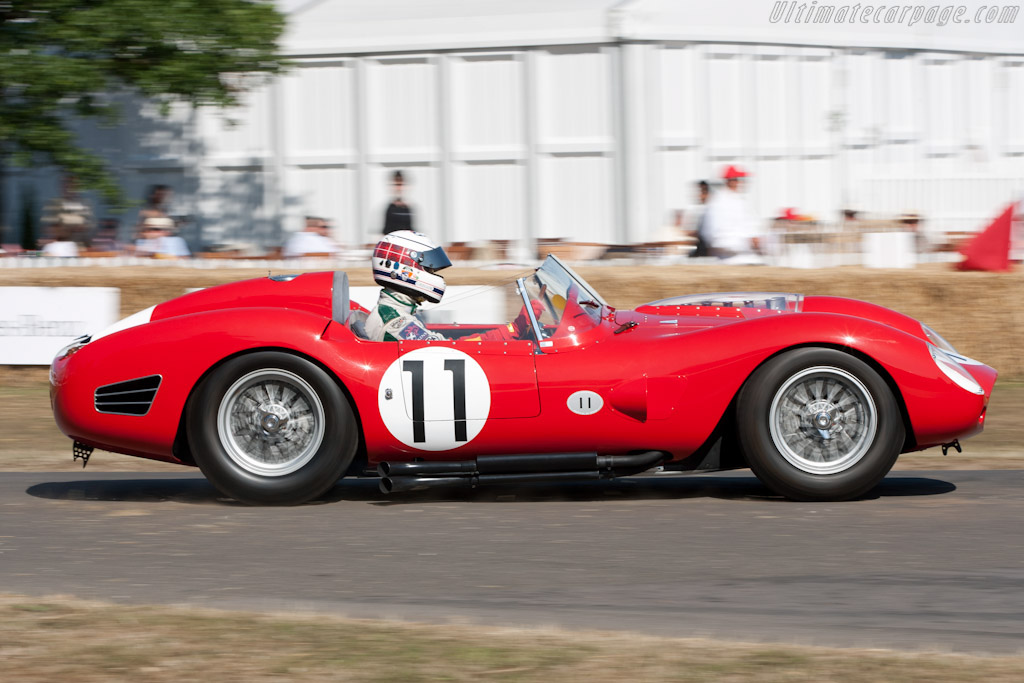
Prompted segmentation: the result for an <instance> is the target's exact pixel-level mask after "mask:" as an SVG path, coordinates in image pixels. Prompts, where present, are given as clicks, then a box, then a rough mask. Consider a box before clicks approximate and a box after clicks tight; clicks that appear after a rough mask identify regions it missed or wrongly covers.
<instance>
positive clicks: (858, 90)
mask: <svg viewBox="0 0 1024 683" xmlns="http://www.w3.org/2000/svg"><path fill="white" fill-rule="evenodd" d="M278 4H279V6H280V7H281V8H282V10H284V11H287V12H288V13H289V29H288V31H287V34H286V36H285V39H284V44H283V49H284V51H285V53H286V54H287V55H288V56H289V57H290V58H291V59H292V60H293V62H294V68H293V69H292V70H291V71H290V72H289V73H288V75H287V76H285V77H284V78H282V79H280V80H279V81H278V82H275V83H271V84H269V85H267V86H265V87H261V88H259V89H257V90H255V91H254V92H252V93H251V95H250V96H249V97H248V98H247V106H246V107H245V108H242V109H238V110H235V111H231V112H227V113H222V112H216V111H201V112H199V113H193V112H189V111H186V110H181V111H176V112H175V113H174V114H173V115H172V116H171V118H169V119H166V120H165V119H162V118H161V117H159V116H158V115H157V114H156V113H155V112H152V111H148V110H147V109H146V108H145V107H143V109H142V111H139V112H137V113H131V115H130V116H129V117H128V120H127V121H126V122H125V125H124V126H122V127H120V128H118V129H114V130H102V129H97V128H95V127H94V126H91V125H83V127H82V131H83V133H82V134H83V136H84V137H85V139H86V140H88V141H89V143H90V144H91V145H93V146H94V147H97V148H99V149H102V150H104V152H105V154H107V156H108V157H109V158H110V160H111V162H112V164H113V166H114V167H115V168H118V169H120V171H121V172H122V176H123V178H124V182H125V186H126V187H127V188H128V191H129V193H131V194H132V195H133V196H141V195H142V192H143V188H144V187H145V186H146V185H148V184H151V183H156V182H164V183H168V184H170V185H172V186H173V187H174V188H175V190H176V199H175V202H176V204H175V211H176V212H178V213H185V214H191V215H194V216H196V217H197V221H196V223H195V228H194V233H193V234H191V235H188V236H189V237H190V239H191V240H192V241H194V242H199V241H202V242H215V241H226V240H243V241H246V240H248V241H253V242H258V243H263V244H273V243H278V244H279V243H280V242H281V241H282V240H283V239H284V233H286V232H288V231H291V230H295V229H298V228H299V226H300V225H301V220H302V216H303V215H306V214H316V215H324V216H326V217H328V218H330V219H331V220H332V221H333V223H334V226H335V233H336V237H337V238H338V239H339V240H340V241H342V242H344V243H347V244H350V245H358V244H364V243H367V242H370V241H372V240H373V239H374V236H375V235H376V234H378V233H379V231H380V228H381V225H382V222H383V213H384V207H385V205H386V203H387V201H388V191H389V188H388V184H387V179H388V177H389V175H390V174H391V173H392V172H393V171H394V170H395V169H403V171H405V172H406V173H407V175H408V176H410V177H411V179H412V182H411V185H410V187H409V192H408V195H409V200H410V203H411V204H412V205H413V206H414V209H415V211H416V216H417V227H418V228H420V229H422V230H424V231H426V232H429V233H431V234H433V235H435V236H436V237H438V238H439V239H441V240H444V241H448V242H450V241H472V240H480V239H520V240H522V241H523V243H524V244H528V243H529V242H531V241H532V240H535V239H538V238H544V237H562V238H566V239H569V240H574V241H584V242H604V243H625V242H642V241H646V240H649V239H651V238H652V236H653V235H655V234H656V233H657V231H658V229H659V227H660V226H661V225H662V224H664V223H665V222H667V221H668V220H669V216H670V215H671V214H672V212H673V211H674V210H676V209H685V208H686V207H687V206H688V205H689V204H690V203H691V202H692V200H693V183H694V182H695V181H697V180H699V179H704V178H713V177H715V176H716V175H717V174H718V173H719V171H720V169H721V168H722V167H723V166H725V165H726V164H733V163H737V164H740V165H743V166H745V167H747V168H748V169H749V170H750V171H751V172H752V173H753V178H752V182H751V184H750V198H751V202H752V204H753V206H754V207H755V208H756V211H757V212H758V214H759V215H761V216H762V217H764V218H766V219H767V218H769V217H771V216H774V215H777V214H778V212H779V211H780V210H781V209H783V208H784V207H796V208H797V209H798V210H799V211H800V212H801V213H810V214H813V215H816V216H819V217H821V218H823V219H825V220H834V219H835V218H836V217H837V216H838V214H839V212H840V211H841V210H842V209H844V208H854V209H858V210H861V211H868V212H875V213H879V214H886V213H888V214H898V213H902V212H908V211H915V212H920V213H922V214H923V215H924V216H925V219H926V225H927V227H928V229H929V230H933V231H942V230H969V229H974V228H977V227H979V225H980V224H981V222H982V221H983V220H984V219H985V218H986V217H988V216H990V215H993V214H994V213H995V212H996V211H997V209H998V208H1000V206H1001V205H1002V204H1004V203H1005V202H1007V201H1009V200H1011V199H1013V198H1016V197H1019V196H1020V194H1021V191H1022V190H1024V37H1022V36H1024V33H1022V30H1021V29H1022V27H1024V17H1016V21H1014V22H1009V23H998V21H999V19H1000V18H1003V17H1004V15H1005V12H1003V11H1002V10H1000V14H999V16H998V17H996V23H987V18H988V14H987V13H985V12H987V10H983V14H981V15H978V14H977V9H978V8H980V7H982V6H983V3H979V2H974V3H967V4H966V5H964V7H966V8H967V9H966V10H965V12H964V13H962V17H961V20H962V19H971V23H954V22H953V21H950V22H949V23H946V24H945V25H943V26H939V25H938V24H937V23H936V22H935V21H933V22H931V23H928V22H926V21H924V19H923V17H922V19H921V20H920V21H918V22H916V23H914V24H913V25H909V20H908V17H911V18H912V17H913V11H914V10H913V6H909V7H910V8H911V9H910V10H909V13H908V14H907V16H905V17H904V21H903V23H886V22H887V20H888V18H889V16H888V10H887V11H886V14H880V15H879V20H878V23H875V22H874V21H873V20H872V18H871V17H869V18H868V20H867V21H866V22H861V21H860V17H858V16H856V15H853V14H852V12H853V7H854V6H853V5H826V4H825V3H824V2H814V3H813V5H814V10H815V11H822V10H824V9H825V8H828V7H831V8H833V12H832V14H830V21H819V22H817V23H815V22H814V21H812V22H810V23H804V22H800V23H797V22H795V21H793V20H792V17H790V20H789V21H788V22H787V21H786V19H787V16H788V15H787V13H788V12H790V7H789V6H790V5H797V3H788V2H782V3H775V2H770V1H759V0H732V1H731V2H728V3H723V2H718V3H710V2H707V3H694V2H682V1H672V0H632V1H630V0H626V1H620V2H615V1H612V0H445V1H441V0H437V1H435V0H308V1H306V2H303V1H301V0H292V1H290V2H279V3H278ZM803 4H808V3H803ZM777 5H778V6H779V7H781V10H780V9H778V8H777V7H776V6H777ZM984 6H985V7H989V6H988V5H984ZM844 7H845V8H847V13H848V14H849V16H853V21H850V20H848V19H847V20H844V21H841V22H839V21H836V20H835V19H836V18H837V16H838V15H837V14H836V12H838V11H839V10H841V9H842V8H844ZM856 7H857V8H860V9H858V10H857V11H860V12H861V13H863V8H862V7H861V6H860V5H856ZM999 7H1000V8H1002V7H1003V6H999ZM1007 7H1014V6H1007ZM899 8H900V9H902V6H899ZM821 16H822V15H817V18H821ZM843 16H844V17H845V16H847V14H844V15H843ZM975 17H979V18H980V19H981V21H974V18H975ZM892 18H893V19H899V17H898V16H897V15H893V17H892ZM1007 18H1008V17H1007ZM126 109H129V110H130V109H131V106H129V107H126ZM228 119H231V123H229V121H228ZM31 178H32V179H34V180H35V181H36V182H38V183H39V187H40V190H39V194H40V196H41V197H43V196H46V194H47V193H50V194H52V193H53V192H54V191H55V189H56V179H55V176H53V175H52V174H50V175H47V174H45V173H35V174H32V175H31ZM16 185H17V183H9V187H8V192H9V193H10V194H11V195H12V196H11V197H10V201H8V202H7V203H6V204H5V205H6V206H8V207H11V209H14V207H16V205H17V197H16V193H15V190H14V189H13V188H14V186H16ZM8 222H9V223H11V222H12V221H8ZM129 222H130V220H129Z"/></svg>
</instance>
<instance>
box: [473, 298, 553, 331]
mask: <svg viewBox="0 0 1024 683" xmlns="http://www.w3.org/2000/svg"><path fill="white" fill-rule="evenodd" d="M530 307H531V308H533V315H534V317H535V318H537V319H540V316H541V313H543V312H544V304H542V303H541V302H539V301H537V300H536V299H534V300H532V301H531V302H530ZM531 329H532V325H531V323H530V314H529V312H528V311H527V310H526V306H525V305H523V308H522V310H520V311H519V315H517V316H516V319H515V320H513V321H512V322H510V323H508V324H507V325H502V326H501V327H496V328H494V329H493V330H490V331H488V332H485V333H483V334H480V335H474V336H472V337H465V339H466V340H467V341H511V340H513V339H526V338H527V337H528V336H529V335H530V330H531Z"/></svg>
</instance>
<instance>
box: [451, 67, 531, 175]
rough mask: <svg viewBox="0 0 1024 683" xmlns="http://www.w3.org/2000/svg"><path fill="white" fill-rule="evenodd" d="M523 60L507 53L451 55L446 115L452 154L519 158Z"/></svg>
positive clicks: (521, 145)
mask: <svg viewBox="0 0 1024 683" xmlns="http://www.w3.org/2000/svg"><path fill="white" fill-rule="evenodd" d="M523 70H524V67H523V62H522V60H521V59H519V58H518V57H517V56H516V55H513V54H497V55H473V56H460V57H455V58H453V59H452V62H451V71H452V90H451V104H450V114H451V121H452V137H453V140H452V146H453V150H454V152H455V154H456V155H458V156H462V157H466V156H477V157H479V156H484V157H491V158H494V157H497V158H509V157H521V156H522V154H523V144H524V142H525V135H524V125H523Z"/></svg>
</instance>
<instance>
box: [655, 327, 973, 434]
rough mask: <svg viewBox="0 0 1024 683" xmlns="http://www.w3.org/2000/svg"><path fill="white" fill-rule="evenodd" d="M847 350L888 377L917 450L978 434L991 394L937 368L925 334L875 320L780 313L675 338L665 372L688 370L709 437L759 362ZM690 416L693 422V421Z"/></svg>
mask: <svg viewBox="0 0 1024 683" xmlns="http://www.w3.org/2000/svg"><path fill="white" fill-rule="evenodd" d="M803 346H829V347H834V348H839V349H848V350H850V351H851V352H854V353H856V354H858V355H861V356H863V357H865V358H867V359H868V360H869V361H871V362H873V363H874V364H875V365H876V366H877V367H878V368H880V369H881V370H882V371H883V372H884V373H886V374H888V376H889V378H890V379H891V380H892V383H893V385H894V386H895V389H896V391H897V392H899V396H898V398H901V399H902V401H903V404H904V405H905V406H906V410H907V417H908V420H909V423H910V425H911V429H912V430H913V433H914V440H915V442H916V444H917V445H918V447H926V446H929V445H935V444H940V443H946V442H948V441H951V440H952V439H954V438H958V437H963V436H966V435H969V434H970V433H973V432H974V431H976V430H977V425H978V419H979V417H980V415H981V414H982V413H983V411H984V409H985V405H986V403H987V394H988V393H989V392H990V391H991V383H989V384H988V386H986V387H985V389H986V396H977V395H975V394H972V393H970V392H968V391H965V390H963V389H961V388H960V387H958V386H957V385H955V384H954V383H953V382H952V381H950V380H949V379H948V378H947V377H946V376H945V375H944V374H943V373H942V372H941V371H940V370H939V368H938V367H937V366H936V365H935V362H934V361H933V360H932V358H931V355H930V353H929V350H928V343H927V342H926V341H924V340H923V339H921V338H920V337H917V336H914V335H912V334H909V333H908V332H904V331H902V330H899V329H894V328H892V327H890V326H888V325H884V324H881V323H878V322H875V321H872V320H868V319H864V318H859V317H853V316H849V315H841V314H836V313H802V314H799V315H780V316H772V317H765V318H756V319H753V320H748V321H743V322H737V323H734V324H730V325H722V326H719V327H713V328H707V329H705V330H699V331H696V332H693V333H691V334H687V335H683V336H680V337H678V338H677V340H676V341H675V343H674V348H675V349H676V351H675V352H674V353H671V354H662V357H663V358H664V357H666V356H667V357H669V358H673V359H674V360H673V361H672V362H667V363H665V365H664V366H663V370H662V371H663V374H665V375H672V374H677V373H685V374H686V378H687V398H688V401H687V405H686V406H685V407H684V414H685V415H687V416H688V421H690V422H691V424H696V425H702V427H703V429H704V430H706V433H704V434H703V438H704V439H706V438H707V437H708V436H710V432H711V429H712V427H713V426H714V425H715V424H718V422H719V420H720V419H721V417H722V415H723V414H724V413H725V410H726V409H727V408H728V406H729V404H730V403H731V401H732V400H733V399H734V398H735V396H736V395H737V393H738V392H739V390H740V389H741V388H742V386H743V383H744V382H745V381H746V380H747V378H748V377H749V376H750V375H751V373H753V371H754V370H755V369H757V367H759V366H760V365H761V364H762V363H765V362H767V361H768V360H770V359H771V358H772V357H773V356H775V355H778V354H779V353H782V352H784V351H786V350H788V349H791V348H797V347H803ZM691 418H692V421H691Z"/></svg>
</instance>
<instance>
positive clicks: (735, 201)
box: [704, 166, 760, 262]
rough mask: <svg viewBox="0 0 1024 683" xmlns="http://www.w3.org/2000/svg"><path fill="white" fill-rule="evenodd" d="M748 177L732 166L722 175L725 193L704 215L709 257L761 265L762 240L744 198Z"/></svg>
mask: <svg viewBox="0 0 1024 683" xmlns="http://www.w3.org/2000/svg"><path fill="white" fill-rule="evenodd" d="M746 177H747V173H746V172H745V171H744V170H743V169H741V168H739V167H736V166H729V167H728V168H726V169H725V171H724V172H723V173H722V178H723V180H724V181H725V189H724V190H722V191H721V192H719V193H717V194H716V195H715V198H714V199H713V200H712V201H711V203H710V204H708V208H707V211H706V212H705V214H704V238H705V240H706V241H707V245H708V253H710V254H711V255H712V256H717V257H718V258H721V259H732V260H734V261H736V262H739V261H744V262H758V261H759V257H758V253H759V251H760V239H759V237H758V231H757V223H756V221H755V220H754V216H753V215H752V214H751V213H750V210H749V209H748V208H747V203H746V200H745V199H744V198H743V192H742V189H743V182H744V181H743V179H744V178H746Z"/></svg>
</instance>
